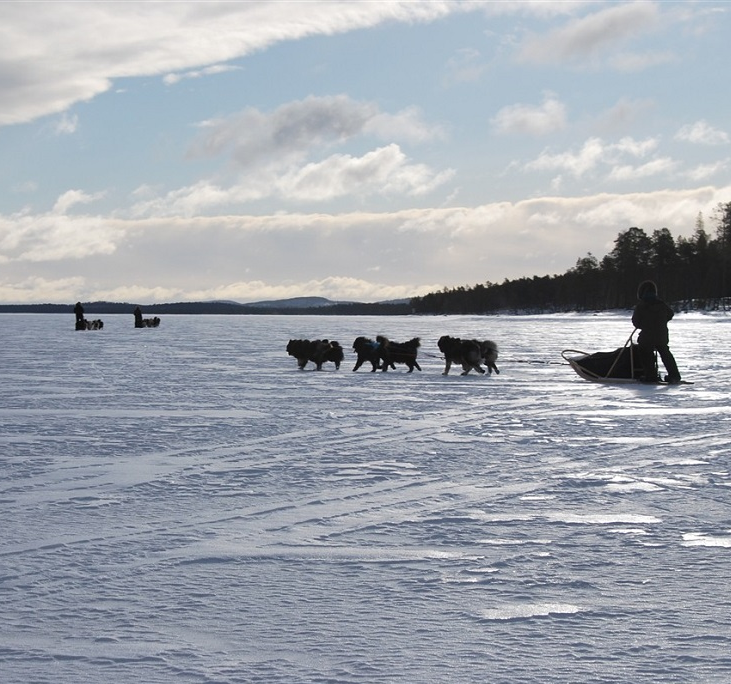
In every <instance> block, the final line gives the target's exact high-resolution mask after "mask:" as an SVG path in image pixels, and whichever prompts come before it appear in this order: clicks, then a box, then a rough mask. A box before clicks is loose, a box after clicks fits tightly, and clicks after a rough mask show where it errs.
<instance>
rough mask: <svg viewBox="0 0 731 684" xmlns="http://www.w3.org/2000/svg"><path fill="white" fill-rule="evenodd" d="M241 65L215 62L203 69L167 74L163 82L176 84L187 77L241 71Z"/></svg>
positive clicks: (202, 76) (193, 77)
mask: <svg viewBox="0 0 731 684" xmlns="http://www.w3.org/2000/svg"><path fill="white" fill-rule="evenodd" d="M240 69H241V67H237V66H233V65H230V64H213V65H211V66H208V67H205V68H203V69H194V70H192V71H185V72H180V73H175V74H167V75H165V76H164V77H163V79H162V80H163V82H164V83H165V84H166V85H176V84H177V83H180V82H181V81H185V80H187V79H195V78H204V77H205V76H215V75H217V74H225V73H227V72H229V71H239V70H240Z"/></svg>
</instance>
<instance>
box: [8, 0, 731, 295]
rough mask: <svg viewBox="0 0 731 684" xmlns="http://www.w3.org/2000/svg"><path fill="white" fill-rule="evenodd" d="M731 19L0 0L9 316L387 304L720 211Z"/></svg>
mask: <svg viewBox="0 0 731 684" xmlns="http://www.w3.org/2000/svg"><path fill="white" fill-rule="evenodd" d="M730 28H731V3H727V2H627V3H623V2H460V1H458V0H447V1H445V2H439V1H420V0H413V1H409V2H396V1H393V2H391V1H388V0H384V1H380V2H370V1H368V0H361V1H359V2H352V1H351V2H315V1H313V2H307V1H296V2H288V1H286V0H280V1H277V2H215V1H206V2H175V1H173V2H129V1H126V2H64V1H63V0H53V1H49V2H43V1H40V2H29V1H24V2H14V1H13V0H5V1H4V2H2V3H0V93H1V94H2V97H1V99H0V102H1V103H2V106H1V107H0V302H3V303H41V302H54V303H64V302H74V301H77V300H81V301H95V300H111V301H129V302H136V303H160V302H176V301H193V300H196V301H197V300H233V301H238V302H250V301H261V300H270V299H281V298H289V297H298V296H322V297H327V298H330V299H333V300H358V301H383V300H391V299H398V298H404V297H412V296H418V295H421V294H425V293H427V292H432V291H436V290H441V289H443V288H445V287H447V288H452V287H458V286H472V285H474V284H477V283H487V282H493V283H496V282H502V281H503V280H504V279H506V278H508V279H514V278H520V277H532V276H534V275H538V276H543V275H550V274H557V273H563V272H565V271H566V270H568V269H570V268H572V267H573V266H574V265H575V264H576V262H577V260H578V259H579V258H582V257H584V256H585V255H586V254H587V253H591V254H594V255H595V256H597V257H598V258H601V257H602V256H604V255H605V254H607V253H608V252H610V251H611V249H612V247H613V244H614V240H615V239H616V237H617V235H618V234H619V233H620V232H622V231H625V230H627V229H628V228H630V227H633V226H638V227H640V228H642V229H643V230H645V231H646V232H647V233H648V234H651V233H652V232H653V231H654V230H658V229H660V228H668V229H669V230H670V231H671V232H672V234H673V235H674V236H676V237H678V236H681V235H682V236H691V235H692V234H693V233H694V231H695V230H696V226H697V224H698V219H699V217H700V218H701V219H702V220H703V222H704V223H703V225H704V227H705V229H706V230H707V232H708V233H709V234H714V231H715V223H714V221H713V216H714V212H715V210H716V208H717V207H718V205H719V204H720V203H726V202H729V201H731V174H730V169H731V118H729V113H731V89H730V88H729V87H728V79H729V76H728V64H729V63H731V46H730V45H729V41H728V39H727V37H728V34H729V29H730Z"/></svg>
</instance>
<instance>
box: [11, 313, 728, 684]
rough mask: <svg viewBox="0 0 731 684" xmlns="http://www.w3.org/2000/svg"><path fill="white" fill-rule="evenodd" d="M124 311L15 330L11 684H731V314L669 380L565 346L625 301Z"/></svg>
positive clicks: (590, 340)
mask: <svg viewBox="0 0 731 684" xmlns="http://www.w3.org/2000/svg"><path fill="white" fill-rule="evenodd" d="M103 318H104V321H105V328H104V329H103V330H101V331H82V332H76V331H75V330H74V320H73V315H72V314H69V315H67V316H58V315H49V314H46V315H20V314H10V315H2V316H0V360H1V364H0V368H1V369H2V384H0V425H1V428H0V453H1V454H2V457H1V462H2V469H1V470H0V514H1V520H2V530H3V534H2V538H1V539H2V541H1V542H0V681H2V682H3V683H4V684H9V683H21V682H22V683H23V684H27V683H29V682H32V683H45V682H48V683H53V684H63V683H69V684H70V683H73V684H84V683H90V684H91V683H93V684H98V683H100V682H109V683H110V684H125V683H127V682H130V683H132V682H134V683H135V684H151V683H156V682H172V681H175V682H192V683H198V682H201V683H229V682H266V683H270V682H274V683H287V684H294V683H298V682H329V683H335V682H343V683H346V682H369V683H370V682H410V683H422V682H424V683H431V682H435V683H436V682H470V683H471V682H474V683H477V682H480V683H486V682H488V683H490V682H510V683H519V682H531V683H533V682H540V683H542V684H545V683H553V682H556V683H558V682H623V683H624V682H627V683H629V682H633V683H636V682H729V681H731V620H730V618H731V600H730V594H731V590H730V589H729V579H731V503H730V502H731V489H730V487H731V475H730V474H729V464H730V462H731V456H730V452H729V449H730V447H731V406H730V405H729V400H728V397H729V395H728V382H729V373H728V351H727V349H728V343H727V342H728V338H729V333H730V332H731V327H729V321H730V319H728V318H725V317H722V316H718V317H704V316H700V315H679V316H677V317H676V319H675V320H674V321H673V322H672V323H671V342H672V344H671V347H672V349H673V351H674V352H675V354H676V357H677V359H678V361H679V365H680V368H681V371H682V372H683V373H684V375H685V377H687V378H688V379H691V380H694V381H695V384H694V385H683V386H679V387H669V386H650V387H648V386H641V385H616V386H608V385H601V384H595V383H589V382H586V381H584V380H582V379H581V378H579V376H578V375H576V374H575V373H574V372H573V371H572V370H571V368H570V367H569V366H568V365H567V364H565V362H564V361H563V359H562V358H561V351H562V350H563V349H565V348H571V349H579V350H584V351H589V352H593V351H600V350H608V349H613V348H615V347H619V346H622V345H623V344H624V342H625V341H626V339H627V337H628V336H629V334H630V332H631V330H632V329H631V324H630V323H629V315H628V314H627V315H623V316H619V315H598V316H589V315H566V316H542V317H508V316H505V317H476V316H475V317H469V316H460V317H399V318H378V317H327V316H308V317H300V316H283V317H279V316H230V317H226V316H220V317H218V316H197V317H196V316H165V317H163V318H162V324H161V326H160V328H157V329H134V328H133V317H132V315H131V313H130V315H129V316H105V317H103ZM379 333H383V334H385V335H387V336H388V337H390V338H391V339H394V340H397V341H403V340H406V339H408V338H411V337H413V336H420V337H421V338H422V349H421V352H420V362H421V364H422V367H423V370H422V372H421V373H419V372H418V371H416V372H414V373H413V374H407V373H406V369H405V367H404V366H398V370H397V371H395V372H388V373H376V374H373V373H370V372H369V371H368V370H367V369H366V368H361V370H359V371H358V372H357V373H353V372H351V369H352V367H353V364H354V355H353V354H352V351H351V350H350V345H351V344H352V341H353V339H354V338H355V337H356V336H358V335H361V334H365V335H368V336H373V337H374V336H375V335H376V334H379ZM443 334H450V335H455V336H461V337H478V338H490V339H494V340H495V341H497V342H498V343H499V345H500V359H499V360H498V366H499V368H500V369H501V371H502V373H501V374H500V375H499V376H492V377H490V376H477V375H473V374H470V375H469V376H466V377H461V376H460V375H459V374H458V373H457V372H456V371H455V370H454V369H453V371H452V374H450V375H449V376H447V377H444V376H442V374H441V372H442V370H443V361H442V360H441V358H440V356H439V352H438V349H437V346H436V340H437V339H438V338H439V337H440V336H441V335H443ZM292 337H296V338H299V337H309V338H316V337H328V338H330V339H337V340H339V341H340V342H341V343H342V344H343V346H344V347H345V348H346V361H345V363H344V364H343V366H342V367H341V369H340V370H339V371H336V370H335V369H334V366H333V365H332V364H326V366H325V367H324V369H323V370H322V371H320V372H316V371H314V370H305V371H298V370H297V368H296V363H295V361H294V359H292V358H291V357H289V356H287V354H286V352H285V347H286V344H287V342H288V340H289V339H290V338H292ZM310 367H311V366H310Z"/></svg>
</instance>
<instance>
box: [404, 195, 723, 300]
mask: <svg viewBox="0 0 731 684" xmlns="http://www.w3.org/2000/svg"><path fill="white" fill-rule="evenodd" d="M712 222H713V223H714V224H715V226H716V228H715V232H714V234H713V235H710V234H709V233H708V232H706V229H705V222H704V219H703V216H702V214H699V215H698V217H697V219H696V225H695V231H694V232H693V235H692V237H690V238H685V237H678V238H675V237H673V235H672V234H671V233H670V231H669V230H668V229H667V228H661V229H659V230H654V231H653V232H652V234H649V235H648V233H647V232H646V231H645V230H643V229H642V228H638V227H632V228H629V229H628V230H626V231H624V232H621V233H620V234H619V235H618V236H617V239H616V240H615V241H614V249H612V251H611V252H610V253H609V254H607V255H606V256H604V257H603V258H602V259H598V258H597V257H595V256H594V255H592V254H591V253H589V254H587V255H586V256H584V257H581V258H580V259H578V260H577V262H576V265H575V266H574V267H573V268H571V269H569V270H568V271H566V273H563V274H561V275H552V276H540V277H539V276H533V277H531V278H519V279H517V280H507V279H506V280H505V281H503V282H502V283H491V282H486V283H485V284H478V285H474V286H472V287H457V288H453V289H448V288H445V289H444V290H441V291H440V292H432V293H429V294H427V295H424V296H423V297H415V298H413V299H412V300H411V307H412V311H413V312H414V313H421V314H486V313H498V312H500V313H547V312H561V311H599V310H604V309H628V308H631V307H633V306H634V305H635V303H636V299H637V297H636V293H637V285H638V284H639V283H640V282H641V281H642V280H645V279H648V278H649V279H652V280H654V281H655V282H656V283H657V284H658V288H659V291H660V296H661V297H662V298H663V299H664V300H666V301H667V302H668V303H672V304H673V306H675V308H677V309H683V310H690V309H701V310H713V309H719V308H723V307H725V306H726V305H727V304H728V300H727V298H728V297H731V270H730V269H729V264H730V262H731V202H729V203H726V204H719V205H718V206H717V207H716V210H715V211H714V213H713V216H712Z"/></svg>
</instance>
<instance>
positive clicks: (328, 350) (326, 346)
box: [287, 340, 345, 370]
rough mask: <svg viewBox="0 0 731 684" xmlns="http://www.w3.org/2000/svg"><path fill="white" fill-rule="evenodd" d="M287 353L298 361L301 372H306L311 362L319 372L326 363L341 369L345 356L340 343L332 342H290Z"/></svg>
mask: <svg viewBox="0 0 731 684" xmlns="http://www.w3.org/2000/svg"><path fill="white" fill-rule="evenodd" d="M287 353H288V354H289V355H290V356H294V357H295V358H296V359H297V366H298V367H299V369H300V370H304V369H305V366H306V365H307V363H308V362H309V361H312V363H314V364H315V368H316V369H317V370H322V364H323V363H325V362H326V361H330V362H332V363H334V364H335V368H336V369H339V368H340V363H341V362H342V360H343V358H344V356H345V355H344V353H343V348H342V347H341V346H340V343H339V342H335V341H333V342H331V341H330V340H290V341H289V343H288V344H287Z"/></svg>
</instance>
